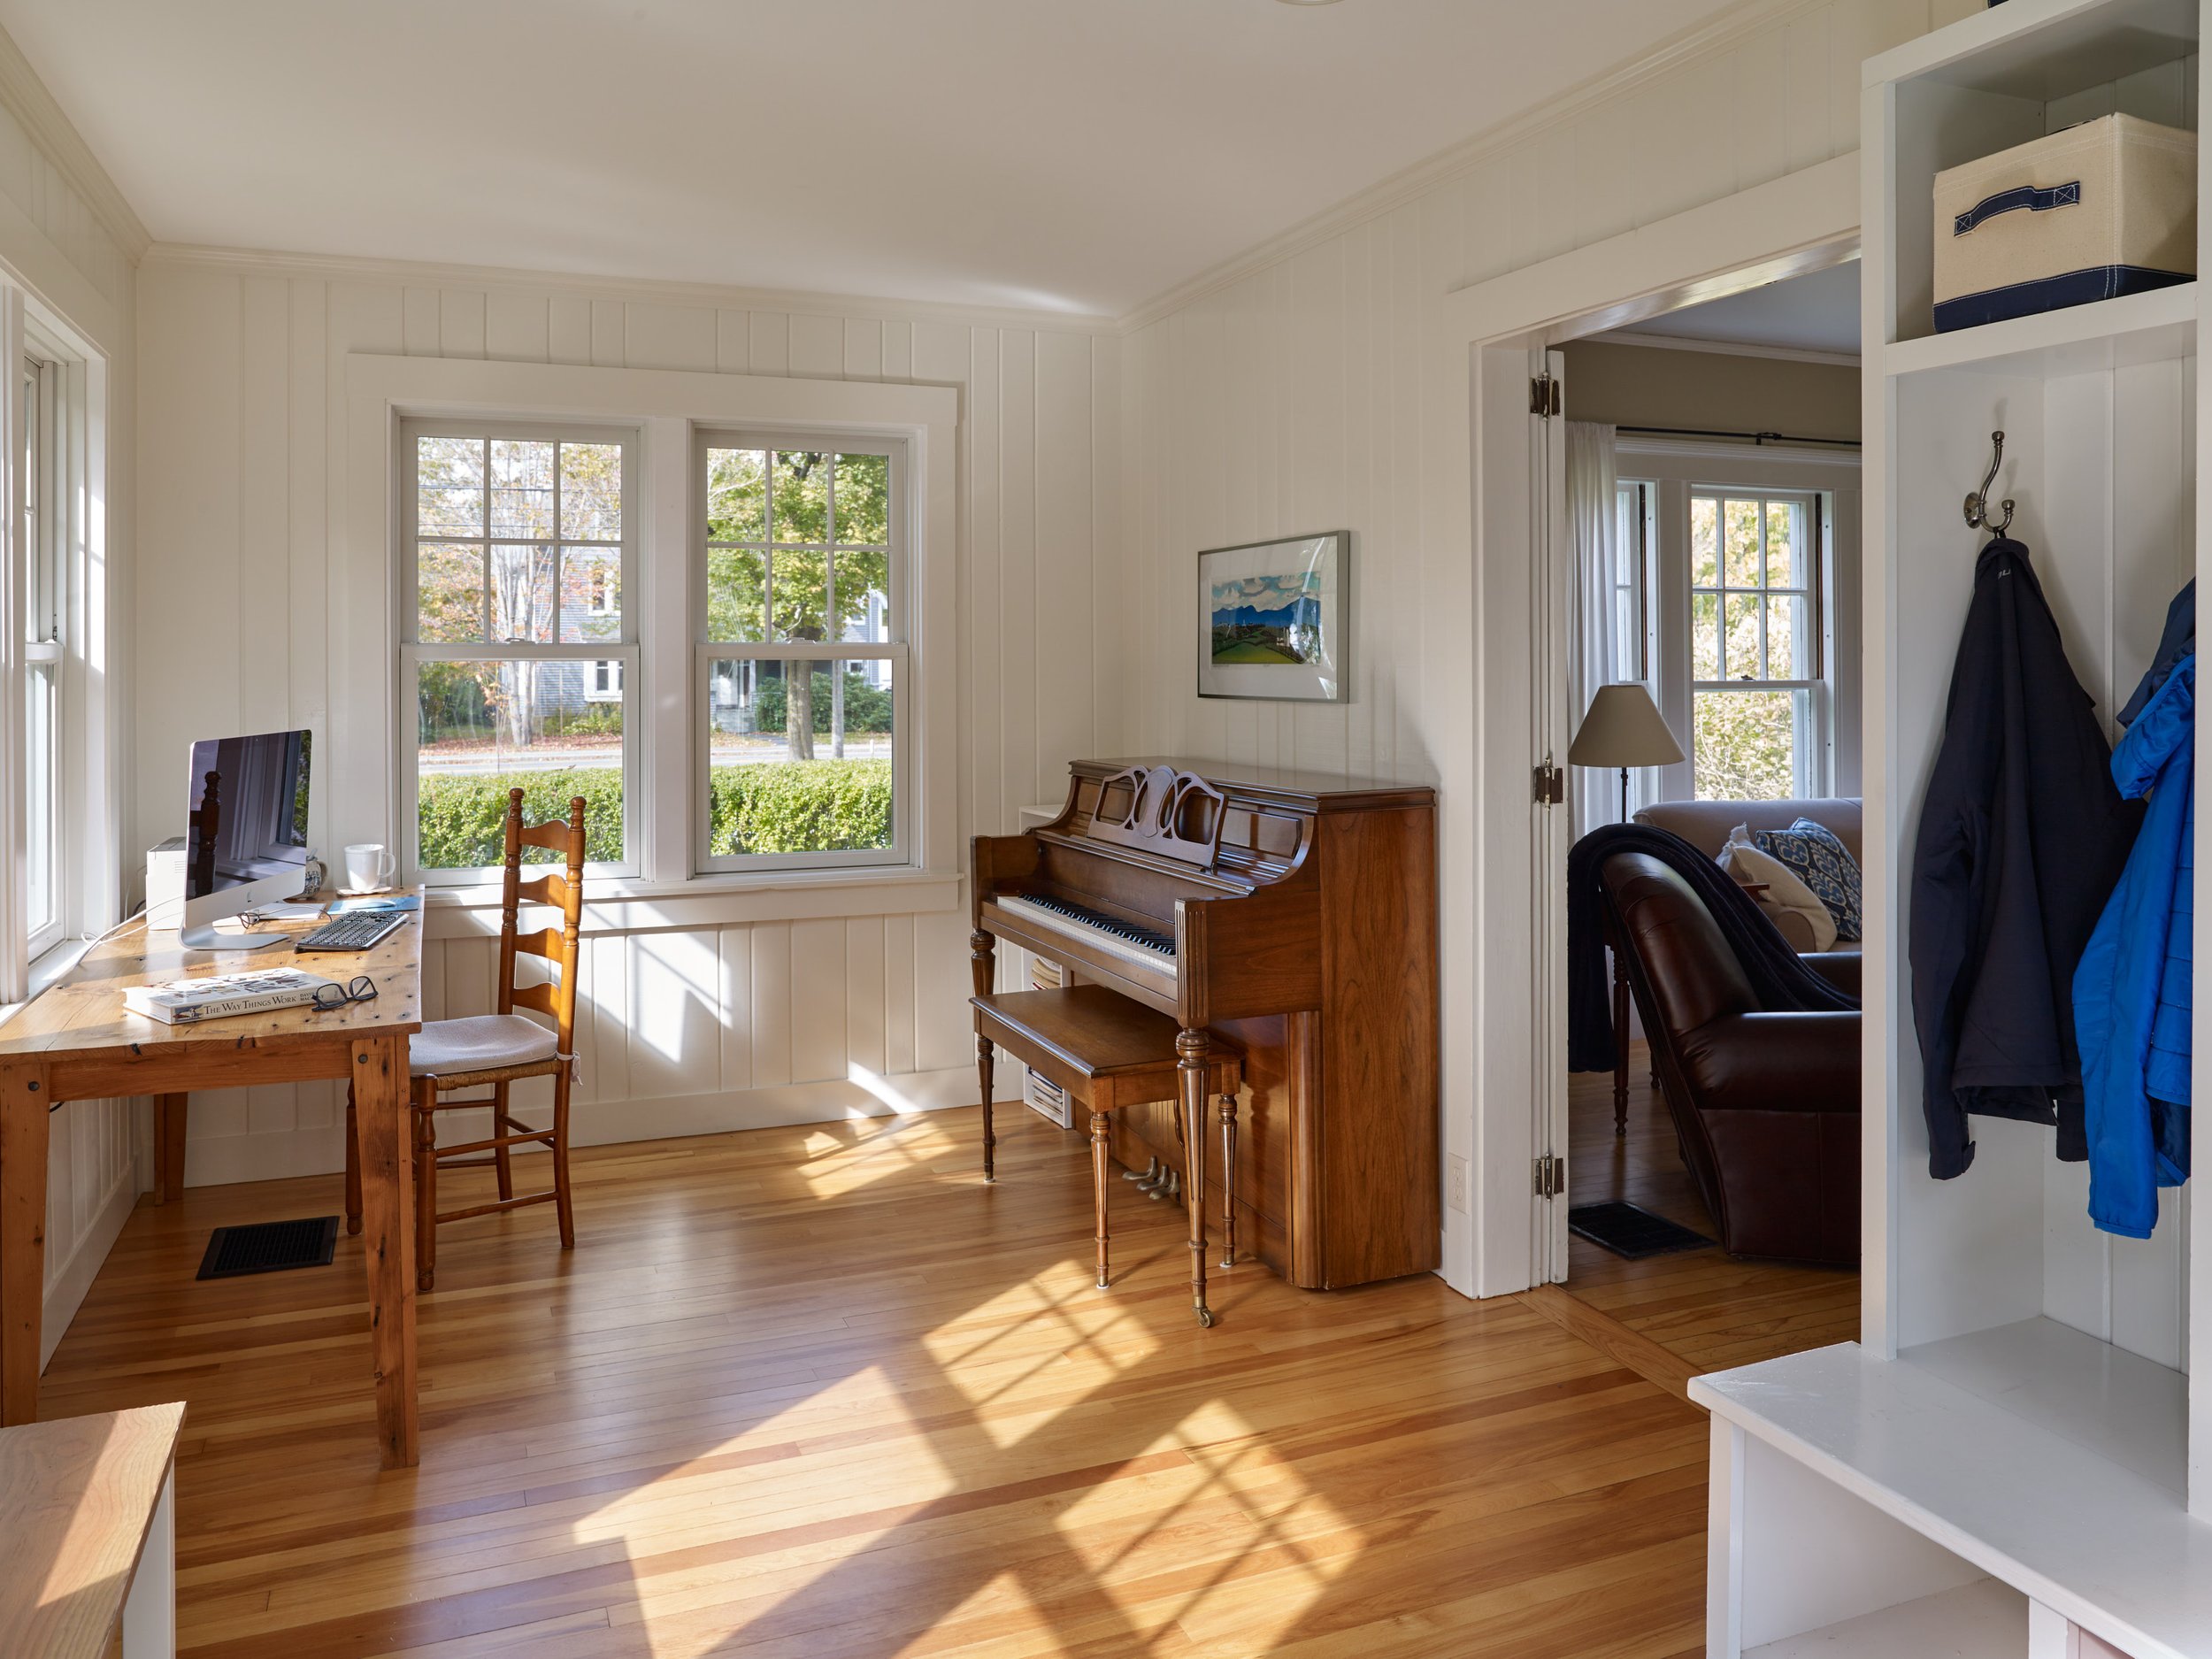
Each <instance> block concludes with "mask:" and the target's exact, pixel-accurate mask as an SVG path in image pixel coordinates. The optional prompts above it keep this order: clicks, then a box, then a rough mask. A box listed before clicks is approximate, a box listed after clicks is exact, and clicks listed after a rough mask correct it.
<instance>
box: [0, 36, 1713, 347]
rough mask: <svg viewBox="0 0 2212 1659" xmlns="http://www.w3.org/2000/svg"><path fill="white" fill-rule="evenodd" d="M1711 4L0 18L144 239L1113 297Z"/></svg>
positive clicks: (1161, 279)
mask: <svg viewBox="0 0 2212 1659" xmlns="http://www.w3.org/2000/svg"><path fill="white" fill-rule="evenodd" d="M1719 9H1721V7H1720V0H1570V4H1564V5H1548V6H1538V5H1531V4H1527V3H1526V0H1342V4H1334V5H1320V6H1303V5H1284V4H1277V0H369V3H368V4H360V3H358V0H356V3H355V4H339V3H337V0H190V4H178V3H177V0H0V25H4V27H6V28H7V30H8V32H9V33H10V34H12V35H13V36H14V37H15V39H16V42H17V43H18V44H19V45H20V46H21V48H22V50H23V52H24V54H25V56H26V57H27V58H29V60H30V62H31V64H32V65H33V67H34V68H35V69H36V70H37V72H38V73H39V74H40V75H41V77H42V78H43V79H44V81H46V84H47V86H48V87H49V88H50V89H51V91H52V92H53V94H54V96H55V97H56V98H57V99H58V101H59V102H60V104H61V105H62V107H63V108H64V109H65V111H68V113H69V115H70V117H71V119H73V120H74V121H75V123H76V124H77V127H79V129H80V130H81V132H82V133H83V134H84V136H85V139H86V140H87V142H88V143H89V144H90V145H91V147H92V150H93V151H94V153H95V154H96V155H97V156H98V157H99V158H100V160H101V162H102V163H103V164H104V165H105V166H106V168H107V169H108V171H109V173H111V174H112V175H113V177H114V179H115V180H116V182H117V184H118V185H119V187H120V188H121V189H122V191H123V193H124V195H125V196H127V197H128V198H129V200H130V202H131V204H132V206H133V207H134V208H135V209H136V210H137V211H138V214H139V216H140V217H141V219H143V220H144V221H145V224H146V227H147V228H148V229H149V230H150V232H151V233H152V234H153V235H154V236H155V238H156V239H157V240H159V241H165V242H204V243H213V244H219V245H224V246H230V247H239V248H257V249H271V250H283V251H287V252H300V253H325V254H354V255H367V256H376V257H395V258H409V259H424V260H434V261H442V262H451V263H458V264H466V265H508V266H517V267H522V268H528V269H541V270H549V271H562V272H570V273H584V274H594V275H607V276H635V277H649V278H667V279H672V280H687V281H702V282H718V283H728V284H733V285H736V286H741V287H750V288H781V289H797V290H806V291H816V292H822V293H837V294H856V295H869V296H887V297H893V298H898V299H907V300H935V301H949V302H953V303H965V304H986V305H1014V306H1024V307H1042V308H1046V309H1049V310H1055V311H1071V312H1093V313H1104V314H1108V315H1119V314H1122V313H1125V312H1126V311H1130V310H1131V309H1133V308H1134V307H1135V306H1137V305H1138V304H1140V303H1142V302H1144V301H1145V300H1147V299H1148V298H1151V297H1153V296H1156V295H1157V294H1159V293H1161V292H1163V291H1164V290H1165V289H1167V288H1171V287H1173V286H1174V285H1176V284H1177V283H1179V282H1180V281H1182V280H1185V279H1187V278H1188V277H1191V276H1194V275H1196V274H1197V273H1200V272H1202V271H1203V270H1205V269H1207V268H1208V267H1209V266H1211V265H1215V264H1217V263H1218V262H1220V261H1221V260H1223V259H1225V258H1228V257H1232V256H1233V255H1235V254H1237V253H1239V252H1241V251H1242V250H1245V249H1246V248H1248V247H1249V246H1251V245H1252V244H1254V243H1256V242H1260V241H1262V240H1263V239H1265V238H1266V237H1269V236H1271V235H1272V234H1275V233H1277V232H1279V231H1281V230H1283V229H1286V228H1287V227H1289V226H1291V225H1293V224H1295V223H1296V222H1298V221H1299V220H1301V219H1305V218H1307V217H1309V216H1310V215H1311V214H1314V213H1317V212H1318V211H1321V210H1323V209H1325V208H1326V207H1328V206H1330V205H1332V204H1334V203H1336V202H1338V201H1340V200H1341V199H1342V198H1344V197H1345V196H1349V195H1351V194H1353V193H1354V192H1356V191H1357V190H1359V189H1360V188H1363V187H1364V186H1366V185H1368V184H1371V183H1372V182H1374V181H1375V180H1379V179H1381V178H1384V177H1386V176H1387V175H1389V174H1390V173H1394V172H1396V171H1397V170H1399V169H1400V168H1402V167H1405V166H1408V165H1411V164H1412V163H1414V162H1416V161H1418V160H1420V159H1422V158H1423V157H1426V156H1429V155H1431V154H1432V153H1434V152H1435V151H1437V150H1442V149H1444V148H1447V147H1448V146H1449V145H1451V144H1453V143H1455V142H1458V141H1459V140H1461V139H1463V138H1465V137H1468V136H1469V135H1471V134H1474V133H1476V132H1478V131H1480V130H1481V129H1483V128H1485V127H1489V126H1491V125H1493V124H1494V123H1495V122H1497V121H1499V120H1502V119H1505V118H1507V117H1509V116H1511V115H1513V114H1516V113H1517V112H1519V111H1522V110H1524V109H1526V108H1529V107H1531V106H1532V105H1535V104H1538V103H1540V101H1541V100H1543V99H1544V98H1546V97H1547V96H1550V95H1552V94H1554V93H1556V92H1558V91H1561V90H1563V89H1564V88H1567V87H1570V86H1571V85H1573V84H1575V83H1577V82H1578V81H1583V80H1585V79H1587V78H1588V77H1589V76H1591V75H1592V74H1594V73H1597V72H1599V71H1601V70H1602V69H1604V68H1606V67H1608V66H1609V65H1611V64H1613V63H1615V62H1618V61H1621V60H1624V59H1626V58H1632V57H1634V56H1636V55H1638V54H1640V52H1642V51H1643V50H1646V49H1647V48H1648V47H1649V46H1650V45H1652V44H1653V43H1654V42H1657V41H1659V40H1661V39H1663V38H1664V37H1665V36H1666V35H1670V34H1671V33H1673V32H1675V31H1676V30H1678V29H1679V28H1682V27H1686V25H1688V24H1690V23H1692V22H1694V21H1695V20H1696V19H1699V18H1700V17H1701V16H1703V15H1705V14H1707V13H1709V12H1715V11H1717V10H1719ZM1591 42H1602V44H1601V45H1600V46H1598V47H1596V48H1593V47H1592V46H1591V44H1590V43H1591Z"/></svg>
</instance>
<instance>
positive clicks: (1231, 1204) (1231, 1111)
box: [1221, 1094, 1237, 1267]
mask: <svg viewBox="0 0 2212 1659" xmlns="http://www.w3.org/2000/svg"><path fill="white" fill-rule="evenodd" d="M1221 1264H1222V1266H1224V1267H1234V1266H1235V1265H1236V1264H1237V1097H1236V1096H1235V1095H1233V1094H1224V1095H1223V1096H1222V1097H1221Z"/></svg>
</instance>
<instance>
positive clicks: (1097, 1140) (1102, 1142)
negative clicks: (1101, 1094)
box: [1091, 1112, 1110, 1290]
mask: <svg viewBox="0 0 2212 1659" xmlns="http://www.w3.org/2000/svg"><path fill="white" fill-rule="evenodd" d="M1109 1136H1110V1126H1109V1120H1108V1118H1107V1115H1106V1114H1105V1113H1104V1112H1093V1113H1092V1114H1091V1188H1092V1202H1094V1204H1095V1205H1096V1206H1097V1210H1098V1287H1099V1288H1100V1289H1101V1290H1103V1289H1105V1288H1106V1279H1107V1275H1106V1165H1107V1152H1106V1142H1107V1140H1108V1138H1109Z"/></svg>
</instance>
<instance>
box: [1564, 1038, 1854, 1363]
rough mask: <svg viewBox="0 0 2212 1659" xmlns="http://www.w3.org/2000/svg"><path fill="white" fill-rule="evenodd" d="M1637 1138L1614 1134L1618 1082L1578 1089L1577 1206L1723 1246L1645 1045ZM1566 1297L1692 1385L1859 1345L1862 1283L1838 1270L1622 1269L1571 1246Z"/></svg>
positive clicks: (1574, 1105)
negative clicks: (1624, 1213)
mask: <svg viewBox="0 0 2212 1659" xmlns="http://www.w3.org/2000/svg"><path fill="white" fill-rule="evenodd" d="M1629 1079H1630V1080H1629V1090H1628V1134H1627V1136H1626V1137H1625V1138H1620V1137H1617V1136H1616V1135H1615V1134H1614V1133H1613V1078H1612V1074H1611V1073H1610V1072H1607V1073H1604V1074H1603V1075H1600V1074H1597V1073H1594V1072H1577V1073H1575V1074H1573V1076H1572V1079H1571V1083H1570V1085H1569V1093H1568V1101H1567V1112H1568V1125H1569V1128H1570V1130H1571V1139H1570V1141H1569V1144H1568V1148H1567V1179H1568V1190H1569V1192H1570V1193H1571V1194H1572V1195H1573V1202H1576V1203H1578V1204H1590V1203H1596V1202H1601V1200H1604V1199H1608V1198H1623V1199H1626V1200H1628V1201H1629V1202H1631V1203H1635V1204H1640V1205H1641V1206H1642V1207H1643V1208H1644V1209H1646V1210H1650V1211H1651V1212H1652V1213H1653V1214H1654V1215H1659V1216H1664V1217H1667V1218H1668V1219H1669V1220H1670V1221H1678V1222H1680V1223H1681V1224H1682V1225H1684V1226H1686V1227H1692V1228H1694V1229H1695V1230H1696V1231H1698V1232H1700V1233H1703V1234H1705V1236H1706V1237H1708V1238H1711V1237H1713V1236H1714V1234H1715V1233H1716V1231H1717V1229H1716V1228H1715V1227H1714V1225H1713V1218H1712V1217H1711V1215H1710V1214H1709V1213H1708V1211H1707V1210H1706V1208H1705V1203H1704V1201H1703V1200H1702V1199H1701V1198H1700V1197H1699V1196H1698V1195H1697V1188H1696V1187H1695V1186H1694V1184H1693V1183H1692V1181H1691V1179H1690V1172H1689V1171H1688V1169H1687V1168H1686V1166H1685V1165H1684V1164H1683V1162H1682V1156H1681V1154H1680V1153H1679V1152H1678V1151H1677V1150H1676V1149H1675V1138H1674V1121H1673V1119H1672V1118H1670V1117H1669V1116H1668V1115H1667V1109H1666V1106H1665V1104H1664V1102H1662V1101H1661V1099H1660V1098H1659V1092H1658V1091H1657V1090H1656V1089H1655V1088H1654V1087H1652V1084H1651V1069H1650V1061H1649V1057H1648V1056H1647V1053H1646V1050H1645V1048H1644V1045H1643V1044H1642V1043H1637V1044H1636V1045H1635V1055H1634V1059H1633V1062H1632V1064H1631V1065H1630V1067H1629ZM1567 1288H1568V1290H1569V1291H1571V1293H1572V1294H1574V1296H1575V1298H1576V1299H1577V1300H1578V1301H1579V1302H1582V1303H1584V1304H1585V1305H1586V1306H1587V1307H1590V1308H1594V1309H1595V1310H1598V1311H1600V1312H1601V1313H1604V1314H1607V1315H1609V1316H1610V1317H1612V1318H1613V1319H1615V1320H1617V1321H1618V1322H1619V1323H1620V1324H1621V1325H1624V1326H1626V1327H1627V1328H1628V1329H1629V1330H1630V1331H1632V1332H1634V1333H1637V1334H1638V1335H1640V1336H1643V1337H1647V1338H1649V1339H1651V1340H1654V1341H1655V1342H1657V1343H1658V1344H1659V1345H1660V1346H1661V1347H1662V1348H1665V1349H1666V1350H1667V1351H1669V1352H1670V1353H1671V1354H1673V1355H1674V1356H1676V1357H1677V1358H1678V1359H1679V1360H1680V1361H1682V1362H1683V1363H1686V1365H1687V1366H1688V1367H1689V1370H1688V1372H1687V1375H1689V1376H1695V1375H1696V1374H1697V1373H1699V1372H1700V1371H1724V1370H1726V1369H1727V1368H1728V1367H1730V1366H1732V1365H1748V1364H1751V1363H1753V1362H1755V1361H1757V1360H1763V1359H1772V1358H1774V1357H1775V1356H1777V1355H1781V1354H1794V1353H1797V1352H1799V1351H1800V1350H1801V1349H1804V1348H1825V1347H1827V1346H1828V1345H1829V1344H1831V1343H1833V1342H1854V1341H1856V1340H1858V1335H1859V1276H1858V1275H1857V1274H1856V1273H1855V1272H1851V1271H1847V1270H1839V1269H1836V1268H1829V1267H1792V1266H1787V1265H1785V1264H1783V1263H1774V1262H1733V1261H1731V1260H1729V1258H1728V1257H1727V1256H1724V1255H1722V1254H1721V1252H1720V1250H1719V1248H1718V1247H1715V1248H1711V1249H1707V1250H1691V1251H1685V1252H1684V1253H1683V1254H1681V1255H1679V1256H1649V1257H1647V1258H1646V1259H1645V1260H1643V1261H1640V1262H1629V1261H1624V1260H1623V1259H1622V1258H1621V1257H1619V1256H1615V1255H1613V1254H1611V1253H1610V1252H1609V1251H1607V1250H1604V1249H1601V1248H1599V1247H1598V1246H1597V1245H1594V1244H1592V1243H1591V1242H1590V1241H1589V1240H1586V1239H1581V1238H1577V1239H1574V1240H1571V1243H1570V1245H1569V1249H1568V1257H1567Z"/></svg>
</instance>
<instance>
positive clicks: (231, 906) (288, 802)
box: [178, 732, 312, 950]
mask: <svg viewBox="0 0 2212 1659" xmlns="http://www.w3.org/2000/svg"><path fill="white" fill-rule="evenodd" d="M311 748H312V744H311V740H310V738H309V736H308V734H307V733H305V732H264V733H260V734H259V735H257V736H254V737H211V738H204V739H203V740H201V741H199V742H196V743H195V744H193V745H192V770H191V772H190V774H189V780H188V784H187V786H186V790H185V800H186V802H187V803H188V809H187V810H188V816H187V818H186V819H185V824H186V828H185V837H184V926H183V927H182V928H181V929H180V930H179V934H178V941H179V942H180V944H182V945H184V946H185V947H186V948H187V949H192V950H258V949H261V948H262V947H264V946H265V945H280V944H284V943H286V942H288V940H289V938H290V935H288V934H286V933H218V932H216V930H215V927H214V926H213V924H214V923H215V922H216V921H217V920H219V918H223V917H226V916H235V915H237V914H238V913H239V912H240V911H242V910H251V909H253V907H254V906H255V905H257V904H270V903H275V902H280V901H282V900H285V899H289V898H296V897H297V896H298V895H299V891H300V888H301V887H303V885H304V884H305V882H306V879H307V772H308V759H309V754H310V750H311Z"/></svg>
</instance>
